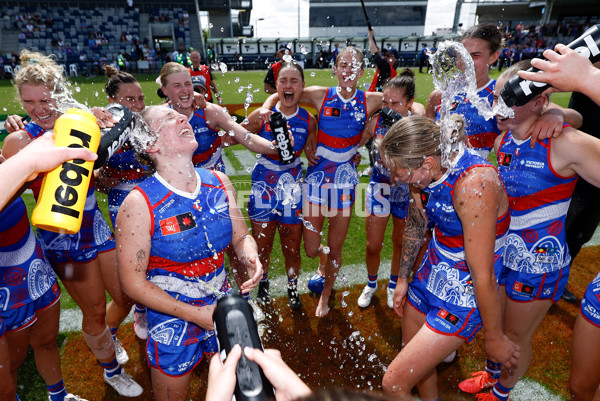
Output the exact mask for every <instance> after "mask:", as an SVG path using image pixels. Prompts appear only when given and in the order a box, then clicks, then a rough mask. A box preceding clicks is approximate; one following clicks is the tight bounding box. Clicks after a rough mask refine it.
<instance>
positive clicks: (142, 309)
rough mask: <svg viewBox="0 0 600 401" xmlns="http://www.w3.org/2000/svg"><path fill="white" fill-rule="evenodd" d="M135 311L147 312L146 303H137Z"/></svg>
mask: <svg viewBox="0 0 600 401" xmlns="http://www.w3.org/2000/svg"><path fill="white" fill-rule="evenodd" d="M134 311H135V313H146V307H145V306H144V305H140V304H138V303H136V304H135V307H134Z"/></svg>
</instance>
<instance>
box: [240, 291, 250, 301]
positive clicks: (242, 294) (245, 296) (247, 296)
mask: <svg viewBox="0 0 600 401" xmlns="http://www.w3.org/2000/svg"><path fill="white" fill-rule="evenodd" d="M240 295H241V296H242V298H244V299H245V300H246V301H250V293H249V292H242V293H241V294H240Z"/></svg>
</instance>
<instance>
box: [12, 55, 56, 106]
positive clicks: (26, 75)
mask: <svg viewBox="0 0 600 401" xmlns="http://www.w3.org/2000/svg"><path fill="white" fill-rule="evenodd" d="M19 60H21V67H22V68H21V70H20V71H19V72H17V74H16V75H15V77H14V79H13V85H14V86H15V88H16V89H17V99H19V101H21V86H23V85H24V84H35V85H45V86H46V87H47V88H48V89H49V90H50V91H51V92H57V93H58V92H62V91H64V89H65V88H66V85H67V80H66V78H65V74H64V71H63V69H62V67H61V66H60V65H58V64H57V63H56V61H54V59H53V58H51V57H48V56H45V55H43V54H42V53H39V52H32V51H29V50H27V49H24V50H22V51H21V54H20V56H19Z"/></svg>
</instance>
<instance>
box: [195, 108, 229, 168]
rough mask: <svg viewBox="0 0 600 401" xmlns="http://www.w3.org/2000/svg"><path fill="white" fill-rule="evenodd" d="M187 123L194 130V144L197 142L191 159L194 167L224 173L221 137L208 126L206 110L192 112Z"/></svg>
mask: <svg viewBox="0 0 600 401" xmlns="http://www.w3.org/2000/svg"><path fill="white" fill-rule="evenodd" d="M188 121H189V123H190V125H191V126H192V128H193V129H194V135H195V137H196V142H198V147H197V148H196V151H195V152H194V156H193V158H192V161H193V162H194V166H196V167H203V168H207V169H209V170H217V171H220V172H222V173H224V172H225V164H224V163H223V157H222V154H221V137H220V136H219V131H215V130H214V129H212V128H210V127H209V126H208V123H207V122H206V110H205V109H199V110H196V111H194V112H193V113H192V115H191V116H190V118H189V119H188Z"/></svg>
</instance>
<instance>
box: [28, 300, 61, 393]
mask: <svg viewBox="0 0 600 401" xmlns="http://www.w3.org/2000/svg"><path fill="white" fill-rule="evenodd" d="M59 318H60V302H58V301H57V302H56V303H55V304H54V305H52V306H51V307H50V308H48V309H45V310H43V311H38V320H37V322H35V324H34V325H33V326H32V327H31V334H30V343H31V347H32V348H33V353H34V356H35V365H36V367H37V371H38V372H39V373H40V375H41V376H42V378H43V379H44V382H46V384H48V385H51V384H55V383H58V382H59V381H61V380H62V378H63V377H62V372H61V369H60V352H59V350H58V345H57V343H56V336H57V334H58V322H59Z"/></svg>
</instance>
